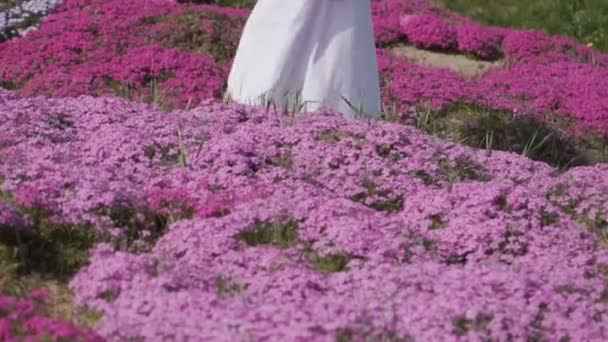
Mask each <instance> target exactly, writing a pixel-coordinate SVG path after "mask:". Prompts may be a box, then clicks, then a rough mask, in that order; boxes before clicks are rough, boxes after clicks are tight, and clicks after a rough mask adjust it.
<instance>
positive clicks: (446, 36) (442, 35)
mask: <svg viewBox="0 0 608 342" xmlns="http://www.w3.org/2000/svg"><path fill="white" fill-rule="evenodd" d="M400 24H401V31H402V32H403V33H404V34H405V35H406V37H407V39H408V40H409V41H410V42H411V43H412V44H414V45H415V46H418V47H421V48H425V49H443V50H452V49H454V48H456V46H457V41H456V38H457V35H456V30H454V28H453V27H452V26H451V25H449V24H448V23H446V22H444V21H443V20H442V19H441V17H439V16H437V15H432V14H431V15H404V16H402V17H401V20H400Z"/></svg>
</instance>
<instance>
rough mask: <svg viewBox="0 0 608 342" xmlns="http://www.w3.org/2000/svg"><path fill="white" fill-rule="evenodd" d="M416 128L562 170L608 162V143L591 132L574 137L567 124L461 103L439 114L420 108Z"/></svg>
mask: <svg viewBox="0 0 608 342" xmlns="http://www.w3.org/2000/svg"><path fill="white" fill-rule="evenodd" d="M414 124H415V126H416V127H417V128H418V129H420V130H422V131H423V132H426V133H428V134H431V135H434V136H437V137H440V138H442V139H446V140H450V141H453V142H456V143H460V144H464V145H467V146H470V147H474V148H481V149H485V150H487V151H488V153H491V152H492V151H493V150H499V151H508V152H515V153H519V154H521V155H523V156H526V157H528V158H531V159H534V160H537V161H544V162H546V163H548V164H550V165H552V166H554V167H557V168H560V169H568V168H570V167H573V166H580V165H592V164H595V163H598V162H606V161H607V160H608V140H607V139H605V138H602V137H600V136H596V135H594V134H592V132H590V133H589V134H586V135H584V136H580V137H578V136H577V137H570V136H567V135H566V134H565V133H564V132H565V131H566V130H567V123H562V122H550V121H549V120H546V121H542V122H541V121H540V119H535V118H531V117H529V116H516V115H514V114H512V113H509V112H506V111H496V110H493V109H490V108H486V107H482V106H478V105H472V104H466V103H457V104H454V105H451V106H448V107H447V108H445V109H443V110H441V111H439V112H436V111H432V110H430V109H428V108H424V107H421V108H419V109H418V111H417V114H416V118H415V122H414Z"/></svg>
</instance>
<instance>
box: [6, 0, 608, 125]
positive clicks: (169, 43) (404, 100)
mask: <svg viewBox="0 0 608 342" xmlns="http://www.w3.org/2000/svg"><path fill="white" fill-rule="evenodd" d="M372 13H373V20H374V28H375V33H376V41H377V44H378V46H379V50H378V57H379V64H380V70H381V76H382V79H383V94H384V95H383V100H384V104H385V105H386V108H392V107H394V108H396V110H397V111H398V112H399V113H408V111H409V109H410V108H411V107H416V106H419V105H420V104H423V103H427V102H432V105H433V108H434V109H436V110H440V109H443V108H446V107H447V106H449V105H451V104H454V103H455V102H467V103H472V104H479V105H484V106H487V107H489V108H492V109H495V110H507V111H511V112H517V113H519V114H526V115H531V116H532V117H535V118H549V119H547V120H545V121H547V122H554V121H560V122H569V124H568V127H566V128H565V130H566V131H567V132H568V133H573V134H576V133H580V132H586V131H589V130H592V131H595V132H597V133H599V134H600V135H604V136H605V135H606V133H608V114H607V113H608V100H606V99H608V96H607V95H608V94H607V92H608V90H607V89H608V84H607V83H606V82H607V81H606V79H608V78H606V77H605V76H604V75H605V73H606V70H607V68H608V67H607V65H608V56H606V55H604V54H601V53H599V52H597V51H594V50H592V49H590V48H588V47H586V46H584V45H581V44H579V43H576V42H574V41H572V40H570V39H567V38H564V37H554V36H549V35H547V34H545V33H543V32H540V31H520V30H510V29H499V28H493V27H486V26H483V25H480V24H477V23H475V22H473V21H472V20H470V19H468V18H466V17H462V16H460V15H457V14H455V13H453V12H451V11H449V10H447V9H446V8H444V7H441V6H439V5H435V4H433V3H430V2H429V1H428V0H382V1H373V2H372ZM248 15H249V10H246V9H243V10H242V9H234V8H229V7H219V6H215V5H194V4H179V3H176V2H174V1H167V0H135V1H129V3H128V4H125V3H124V2H123V1H118V0H112V1H97V0H67V1H65V2H64V3H63V4H62V5H60V6H59V7H58V8H56V9H55V10H54V12H53V13H52V14H51V15H50V16H48V17H47V18H46V19H45V21H44V23H43V24H42V25H41V26H40V29H39V30H36V31H34V32H32V33H31V34H28V35H27V36H26V37H22V38H17V39H12V40H9V41H7V42H4V43H2V44H1V45H0V46H1V49H0V86H1V87H4V88H7V89H13V90H18V91H19V92H20V93H21V94H24V95H27V96H33V95H45V96H55V97H65V96H78V95H93V96H102V95H112V94H113V95H118V96H122V97H125V98H129V99H132V100H136V101H143V102H147V103H154V104H157V105H159V106H161V107H162V108H164V109H166V110H170V109H172V108H185V107H186V106H187V105H188V104H191V105H197V104H198V103H200V102H201V101H203V100H205V99H208V98H220V97H221V96H222V91H223V89H224V87H225V83H226V77H227V75H228V70H229V68H230V64H231V60H232V57H233V56H234V53H235V50H236V47H237V45H238V41H239V36H240V33H241V30H242V28H243V25H244V23H245V20H246V18H247V16H248ZM404 43H407V44H413V45H415V46H417V47H419V48H423V49H438V50H441V51H444V52H448V53H460V54H467V55H471V56H472V57H473V58H480V59H485V60H503V63H502V64H503V65H502V66H500V67H496V68H495V69H494V70H493V71H491V72H489V73H487V74H484V75H482V76H481V77H479V78H477V79H468V78H465V77H464V76H461V75H458V74H455V73H453V72H451V71H448V70H446V69H440V68H421V67H420V66H418V65H412V63H411V62H408V61H407V60H404V59H402V58H392V56H391V55H392V53H391V51H390V50H391V47H392V46H394V45H395V44H404ZM560 129H564V127H560Z"/></svg>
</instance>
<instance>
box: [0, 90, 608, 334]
mask: <svg viewBox="0 0 608 342" xmlns="http://www.w3.org/2000/svg"><path fill="white" fill-rule="evenodd" d="M0 118H1V120H0V130H2V131H3V132H10V133H9V134H8V135H6V136H3V137H2V143H1V144H0V160H1V161H2V163H0V174H1V175H2V179H3V183H2V185H1V191H2V193H4V194H5V195H4V198H5V200H4V203H5V204H4V205H3V207H6V208H5V209H2V210H3V213H9V214H3V215H1V216H0V217H3V218H4V217H8V218H9V219H7V220H5V222H2V223H0V226H2V227H3V228H2V229H4V230H5V231H6V232H8V235H10V234H11V233H12V232H14V231H15V230H16V229H21V230H23V231H29V232H30V234H31V235H32V236H37V235H41V234H43V233H45V232H48V231H52V230H54V229H68V228H69V229H71V230H72V231H73V232H77V231H87V232H90V233H92V234H94V236H95V241H96V242H97V243H98V244H97V245H96V247H94V248H93V249H92V250H91V251H90V258H89V260H88V261H87V262H86V263H81V264H79V265H78V267H75V268H74V271H75V272H76V273H75V277H74V278H73V280H72V282H71V288H72V289H73V290H74V292H75V295H76V300H77V303H78V304H79V305H83V306H87V307H89V308H91V309H94V310H98V311H100V312H102V313H103V314H104V316H103V318H102V320H101V321H100V323H99V325H98V326H97V327H96V331H97V333H99V334H100V335H101V336H102V337H103V338H105V339H107V340H110V341H123V340H128V339H142V338H143V339H147V340H159V339H160V340H166V339H174V340H186V339H192V340H203V339H213V340H245V339H253V340H259V339H271V340H279V339H284V340H311V339H314V340H327V341H330V340H336V339H338V340H347V341H350V340H366V339H372V340H376V339H378V340H381V339H397V340H399V339H404V340H411V339H414V340H429V339H435V338H437V337H441V338H444V339H453V340H457V339H485V340H505V339H516V340H519V339H537V340H560V339H561V340H572V341H577V340H585V341H602V340H605V339H606V338H608V331H607V330H606V324H605V323H606V322H605V320H606V317H607V316H606V314H607V313H608V287H607V284H608V250H607V249H606V243H607V241H608V240H606V232H607V230H608V223H607V221H606V218H607V217H608V195H607V194H608V177H607V175H608V168H607V167H606V165H598V166H594V167H578V168H572V169H570V170H569V171H567V172H563V173H561V172H557V170H555V169H554V168H552V167H549V166H547V165H546V164H544V163H539V162H534V161H531V160H529V159H527V158H524V157H522V156H519V155H516V154H509V153H503V152H491V153H488V152H487V151H482V150H474V149H470V148H467V147H463V146H461V145H456V144H452V143H447V142H443V141H441V140H439V139H436V138H433V137H429V136H426V135H424V134H421V133H420V132H419V131H417V130H415V129H413V128H410V127H407V126H403V125H399V124H389V123H385V124H379V123H371V124H370V123H366V122H361V121H347V120H344V119H342V118H340V117H339V116H338V115H336V114H334V113H331V112H320V113H316V114H310V115H306V116H302V117H299V116H295V117H294V116H293V115H283V114H282V113H276V112H274V111H272V110H270V111H268V112H267V111H265V110H263V109H256V108H250V107H239V106H232V107H230V106H225V105H222V104H220V103H217V102H214V101H205V102H203V104H202V105H200V106H198V107H196V108H194V109H192V110H176V111H172V112H169V113H166V112H163V111H160V110H159V109H155V108H154V107H151V106H147V105H145V104H140V103H134V102H128V101H126V100H121V99H118V98H106V97H98V98H94V97H90V96H81V97H78V98H66V99H47V98H44V97H37V98H21V97H20V96H17V95H15V94H14V93H7V92H1V91H0ZM40 215H43V216H44V220H41V219H39V218H40ZM19 217H21V219H20V220H17V218H19ZM37 218H38V219H37ZM18 222H24V223H22V224H21V223H18ZM71 236H73V235H71ZM1 243H8V242H6V241H2V242H1Z"/></svg>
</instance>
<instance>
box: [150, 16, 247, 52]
mask: <svg viewBox="0 0 608 342" xmlns="http://www.w3.org/2000/svg"><path fill="white" fill-rule="evenodd" d="M159 23H165V24H171V28H170V29H169V30H168V31H163V33H159V34H157V35H155V36H153V37H152V39H153V40H155V41H157V42H161V43H162V44H163V45H164V46H165V47H168V48H177V49H180V50H182V51H188V52H199V53H205V54H208V55H210V56H213V57H214V58H215V60H216V61H219V62H226V61H228V60H230V59H231V58H232V57H234V55H235V54H236V49H237V46H238V42H239V39H238V36H237V33H238V32H239V30H235V29H234V27H239V26H243V25H244V19H240V18H237V17H235V18H232V17H228V16H225V15H221V14H217V13H214V12H212V11H197V10H191V9H186V10H184V11H183V12H182V13H181V14H180V15H177V16H171V17H149V18H144V19H142V21H141V24H142V25H155V24H159Z"/></svg>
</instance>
